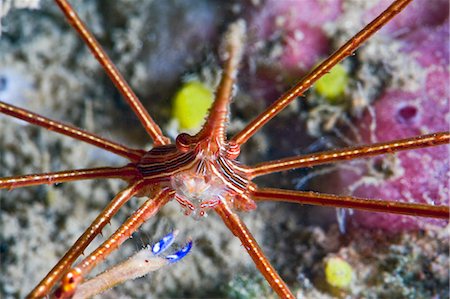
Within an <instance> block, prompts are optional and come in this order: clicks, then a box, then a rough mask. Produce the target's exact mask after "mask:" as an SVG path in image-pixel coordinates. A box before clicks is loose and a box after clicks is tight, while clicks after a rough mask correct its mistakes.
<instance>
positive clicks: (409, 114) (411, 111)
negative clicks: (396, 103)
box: [397, 106, 417, 123]
mask: <svg viewBox="0 0 450 299" xmlns="http://www.w3.org/2000/svg"><path fill="white" fill-rule="evenodd" d="M416 116H417V107H415V106H405V107H402V108H400V109H399V110H398V111H397V120H398V122H400V123H411V122H413V121H414V118H415V117H416Z"/></svg>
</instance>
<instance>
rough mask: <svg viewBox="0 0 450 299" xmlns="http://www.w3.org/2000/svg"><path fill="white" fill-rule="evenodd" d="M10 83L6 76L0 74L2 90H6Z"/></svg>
mask: <svg viewBox="0 0 450 299" xmlns="http://www.w3.org/2000/svg"><path fill="white" fill-rule="evenodd" d="M7 85H8V80H7V79H6V77H5V76H0V91H4V90H6V87H7Z"/></svg>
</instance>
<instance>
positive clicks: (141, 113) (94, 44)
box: [55, 0, 170, 145]
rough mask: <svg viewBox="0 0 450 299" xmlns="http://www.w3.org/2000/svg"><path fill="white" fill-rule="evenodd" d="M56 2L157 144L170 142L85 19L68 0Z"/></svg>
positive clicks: (57, 0) (56, 0)
mask: <svg viewBox="0 0 450 299" xmlns="http://www.w3.org/2000/svg"><path fill="white" fill-rule="evenodd" d="M55 2H56V3H57V4H58V6H59V7H60V8H61V10H62V12H63V13H64V14H65V16H66V18H67V20H68V21H69V22H70V24H71V25H72V27H73V28H74V29H75V30H76V31H77V32H78V33H79V35H80V36H81V38H82V39H83V40H84V42H85V43H86V44H87V45H88V47H89V49H90V50H91V52H92V53H93V54H94V56H95V58H96V59H97V60H98V62H100V64H101V65H102V67H103V69H104V70H105V72H106V74H107V75H108V76H109V78H110V79H111V81H112V82H113V83H114V85H115V86H116V87H117V89H118V90H119V92H120V93H121V94H122V96H123V97H124V99H125V100H126V101H127V103H128V104H129V105H130V107H131V109H133V111H134V113H135V114H136V116H137V117H138V118H139V120H140V121H141V123H142V125H143V127H144V128H145V130H146V131H147V132H148V134H149V135H150V136H151V137H152V138H153V140H154V142H155V145H164V144H169V143H170V140H169V139H168V138H167V137H165V136H164V135H163V134H162V131H161V129H160V128H159V126H158V125H157V124H156V123H155V121H154V120H153V119H152V118H151V116H150V115H149V114H148V112H147V110H146V109H145V108H144V106H143V105H142V103H141V101H140V100H139V99H138V97H137V95H136V94H135V93H134V92H133V90H132V89H131V87H130V85H128V83H127V82H126V81H125V79H124V78H123V76H122V75H121V73H120V72H119V70H118V69H117V68H116V66H115V65H114V64H113V63H112V61H111V59H110V58H109V57H108V55H107V54H106V52H105V51H104V50H103V49H102V47H101V46H100V44H99V43H98V41H97V40H96V39H95V37H94V35H93V34H92V33H91V32H90V31H89V30H88V29H87V27H86V25H85V24H84V23H83V21H81V19H80V18H79V17H78V15H77V13H76V12H75V11H74V10H73V8H72V7H71V6H70V4H69V3H68V2H67V1H66V0H55Z"/></svg>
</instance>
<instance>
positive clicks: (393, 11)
mask: <svg viewBox="0 0 450 299" xmlns="http://www.w3.org/2000/svg"><path fill="white" fill-rule="evenodd" d="M411 1H412V0H397V1H395V2H394V3H393V4H392V5H391V6H389V7H388V8H387V9H386V10H385V11H383V12H382V13H381V14H380V15H379V16H378V17H377V18H376V19H375V20H373V21H372V22H370V23H369V24H368V25H367V26H366V27H364V28H363V29H362V30H361V31H360V32H358V33H357V34H356V35H355V36H354V37H353V38H351V39H350V40H349V41H348V42H347V43H345V44H344V45H343V46H342V47H340V48H339V49H338V50H337V51H336V52H334V53H333V55H331V56H330V57H329V58H328V59H326V60H325V61H324V62H322V63H321V64H320V65H319V66H317V67H316V68H315V69H313V70H312V71H311V72H310V73H309V74H308V75H306V76H305V77H304V78H303V79H302V80H300V82H298V83H297V84H296V85H295V86H293V87H292V88H291V89H289V90H288V91H287V92H286V93H284V94H283V95H282V96H281V97H280V98H278V100H276V101H275V102H274V103H273V104H272V105H270V106H269V107H268V108H267V109H266V110H265V111H264V112H262V113H261V114H260V115H258V116H257V117H256V118H255V119H253V120H252V121H251V122H250V123H249V124H248V125H247V126H246V127H245V128H244V129H242V131H240V132H239V133H238V134H236V136H234V137H233V138H232V139H231V141H233V142H235V143H236V144H237V145H241V144H244V143H245V142H246V141H247V140H248V139H249V138H250V137H252V136H253V135H254V134H255V133H256V132H257V131H258V130H259V129H260V128H261V127H262V126H264V125H265V124H266V123H267V122H268V121H269V120H271V119H272V118H274V117H275V116H276V115H277V114H278V113H280V112H281V111H282V110H283V109H284V108H285V107H286V106H287V105H289V103H290V102H292V101H293V100H295V99H296V98H297V97H299V96H301V95H302V94H303V93H304V92H305V91H306V90H308V88H310V87H311V86H312V85H313V84H314V83H315V82H316V81H317V80H318V79H320V78H321V77H322V76H323V75H325V74H326V73H328V72H329V71H330V70H331V68H333V66H335V65H336V64H338V63H339V62H341V61H342V60H343V59H344V58H345V57H347V56H349V55H351V54H352V53H353V52H354V51H355V50H356V49H357V48H358V47H359V46H360V45H361V44H362V43H363V42H365V41H366V40H367V39H368V38H369V37H371V36H372V35H373V34H374V33H375V32H376V31H378V30H379V29H380V28H381V27H383V26H384V25H385V24H387V23H388V22H389V20H391V19H392V18H393V17H394V16H395V15H397V14H398V13H399V12H401V11H402V10H403V9H404V8H405V7H406V6H407V5H408V4H409V3H410V2H411Z"/></svg>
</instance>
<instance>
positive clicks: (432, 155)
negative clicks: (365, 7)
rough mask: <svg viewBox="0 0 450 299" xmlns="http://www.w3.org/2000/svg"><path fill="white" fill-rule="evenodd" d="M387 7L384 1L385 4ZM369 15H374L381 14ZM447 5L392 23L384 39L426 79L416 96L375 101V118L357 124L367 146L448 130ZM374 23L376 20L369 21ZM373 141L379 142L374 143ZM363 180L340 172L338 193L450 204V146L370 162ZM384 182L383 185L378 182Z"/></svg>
mask: <svg viewBox="0 0 450 299" xmlns="http://www.w3.org/2000/svg"><path fill="white" fill-rule="evenodd" d="M382 2H386V1H382ZM382 4H384V3H381V4H380V7H378V6H377V7H376V9H374V10H372V11H371V12H370V14H372V13H373V14H375V13H376V12H375V11H376V10H378V8H380V9H381V8H382ZM448 9H449V4H448V1H431V2H430V1H417V2H414V3H412V4H411V7H408V8H407V9H406V10H405V11H404V12H402V13H401V14H400V15H399V17H398V18H396V19H394V21H393V22H391V23H390V24H389V25H388V26H387V27H386V28H385V29H384V30H383V32H382V34H385V35H387V36H388V37H390V38H392V39H394V40H396V41H398V42H399V43H400V51H401V52H403V53H406V54H407V55H409V56H410V57H411V58H412V60H413V61H415V62H416V63H417V65H418V66H417V72H419V73H420V74H422V75H423V77H422V78H423V79H422V82H420V83H419V86H417V88H416V90H405V89H402V88H401V86H400V87H394V88H389V89H387V90H385V91H384V92H383V93H382V94H381V96H380V97H379V98H378V99H376V100H375V102H374V105H373V107H372V108H373V110H372V111H373V113H367V114H366V115H365V116H363V118H362V119H361V121H360V122H359V123H357V124H356V126H357V127H358V130H359V131H360V133H361V135H362V139H363V141H364V142H365V143H373V142H382V141H389V140H394V139H401V138H407V137H412V136H416V135H421V134H428V133H432V132H439V131H446V130H448V127H449V123H448V116H449V86H448V82H449V71H448V65H449V21H448V20H449V19H448ZM371 17H373V15H371ZM373 139H375V140H373ZM358 169H359V170H361V172H360V173H359V174H355V173H353V174H351V173H349V171H346V170H342V171H339V172H340V181H341V182H340V186H339V187H338V189H340V190H341V191H343V192H345V191H344V190H349V189H348V186H352V188H350V191H351V194H352V195H354V196H358V197H364V198H380V199H387V200H396V201H405V202H414V203H425V204H430V205H448V204H449V196H448V192H449V152H448V146H439V147H432V148H426V149H420V150H414V151H406V152H400V153H397V154H395V155H387V156H385V157H379V158H375V159H372V160H369V161H368V162H367V164H366V165H365V166H363V167H362V168H361V167H360V166H358ZM380 178H381V179H382V180H380ZM353 220H356V222H357V223H358V224H361V225H363V226H366V227H374V228H383V229H386V230H390V231H400V230H404V229H416V228H424V227H425V226H426V225H428V224H437V225H441V226H442V225H445V224H446V223H448V222H447V221H442V220H430V219H427V218H418V217H406V216H397V215H392V214H385V213H366V212H358V213H356V214H355V217H354V219H353Z"/></svg>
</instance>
